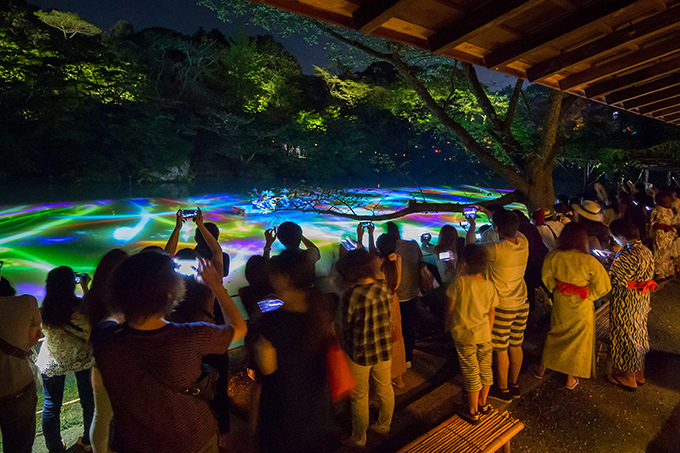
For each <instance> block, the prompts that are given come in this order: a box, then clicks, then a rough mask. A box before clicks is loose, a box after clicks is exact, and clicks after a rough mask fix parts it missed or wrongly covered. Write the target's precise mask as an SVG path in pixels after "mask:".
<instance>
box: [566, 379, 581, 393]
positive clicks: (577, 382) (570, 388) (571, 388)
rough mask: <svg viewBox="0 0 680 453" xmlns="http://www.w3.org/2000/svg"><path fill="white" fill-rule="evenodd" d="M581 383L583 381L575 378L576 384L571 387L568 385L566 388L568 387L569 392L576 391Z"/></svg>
mask: <svg viewBox="0 0 680 453" xmlns="http://www.w3.org/2000/svg"><path fill="white" fill-rule="evenodd" d="M580 383H581V381H579V380H578V378H574V383H573V384H572V385H571V386H569V385H567V386H565V387H567V390H574V389H575V388H576V386H577V385H579V384H580Z"/></svg>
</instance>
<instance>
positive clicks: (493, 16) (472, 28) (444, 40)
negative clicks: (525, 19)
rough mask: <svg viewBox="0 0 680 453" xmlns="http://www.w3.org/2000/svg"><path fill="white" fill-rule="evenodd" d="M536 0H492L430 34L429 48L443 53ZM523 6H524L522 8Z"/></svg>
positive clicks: (499, 22)
mask: <svg viewBox="0 0 680 453" xmlns="http://www.w3.org/2000/svg"><path fill="white" fill-rule="evenodd" d="M535 3H538V2H537V1H536V0H494V1H491V2H488V3H487V4H485V5H484V6H482V7H481V8H478V9H476V10H474V11H472V12H471V13H469V14H468V15H466V16H465V17H464V18H463V19H460V20H457V21H455V22H453V23H451V24H448V25H447V26H445V27H444V28H442V29H441V30H438V31H437V32H436V33H435V34H433V35H432V36H430V38H429V39H428V41H429V42H430V48H431V50H432V51H433V52H435V53H439V54H441V53H445V52H447V51H448V50H449V49H453V48H454V47H456V46H457V45H459V44H462V43H464V42H465V41H466V40H467V38H468V37H469V36H470V34H472V33H479V32H481V31H482V30H484V29H485V28H490V27H493V26H497V25H500V24H501V23H502V22H503V21H505V20H508V18H510V17H513V16H515V15H517V14H521V13H522V12H523V11H524V10H526V8H527V7H529V6H531V5H532V4H535ZM522 7H524V8H522Z"/></svg>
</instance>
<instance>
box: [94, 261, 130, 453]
mask: <svg viewBox="0 0 680 453" xmlns="http://www.w3.org/2000/svg"><path fill="white" fill-rule="evenodd" d="M127 257H128V254H127V253H126V252H125V251H123V250H121V249H113V250H111V251H110V252H108V253H107V254H106V255H104V256H103V257H102V259H101V260H100V261H99V264H98V265H97V269H95V271H94V278H93V279H92V285H91V286H90V290H89V291H88V292H87V294H85V296H84V297H83V313H84V315H85V317H86V318H87V321H88V323H89V324H90V328H91V329H92V328H94V327H95V326H96V325H97V324H99V323H100V322H101V321H102V320H104V319H105V318H106V317H107V316H109V315H111V314H112V313H111V277H112V276H113V272H114V271H115V270H116V267H118V265H119V264H120V263H122V262H123V261H124V260H125V259H126V258H127ZM92 389H93V391H94V417H93V418H92V425H91V427H90V441H91V442H92V451H94V453H98V452H108V451H109V431H110V426H111V420H113V409H112V408H111V401H110V400H109V395H108V393H107V392H106V388H105V387H104V383H103V382H102V375H101V373H100V372H99V369H98V368H97V366H96V365H95V366H93V367H92Z"/></svg>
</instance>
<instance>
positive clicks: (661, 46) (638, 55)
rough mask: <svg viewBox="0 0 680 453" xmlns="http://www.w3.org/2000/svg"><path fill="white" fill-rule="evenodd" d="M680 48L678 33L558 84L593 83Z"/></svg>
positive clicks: (566, 86) (577, 84)
mask: <svg viewBox="0 0 680 453" xmlns="http://www.w3.org/2000/svg"><path fill="white" fill-rule="evenodd" d="M679 50H680V35H677V34H676V35H673V36H671V37H670V38H669V39H666V40H664V41H661V42H659V43H657V44H654V45H652V46H649V47H645V48H642V49H639V50H636V51H634V52H631V53H629V54H627V55H624V56H622V57H620V58H616V59H615V60H611V61H608V62H607V63H604V64H601V65H598V66H595V67H593V68H591V69H587V70H585V71H581V72H577V73H575V74H572V75H570V76H568V77H565V78H564V79H562V80H560V81H559V82H558V84H559V86H560V89H561V90H570V89H572V88H576V87H579V86H581V85H585V84H586V83H592V82H594V81H596V80H598V79H601V78H603V77H607V76H610V75H612V74H616V73H618V72H622V71H625V70H627V69H629V68H632V67H634V66H638V65H640V64H643V63H646V62H648V61H651V60H655V59H657V58H663V57H666V56H668V55H670V54H672V53H675V52H677V51H679ZM527 72H528V71H527Z"/></svg>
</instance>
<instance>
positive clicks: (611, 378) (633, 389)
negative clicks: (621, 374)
mask: <svg viewBox="0 0 680 453" xmlns="http://www.w3.org/2000/svg"><path fill="white" fill-rule="evenodd" d="M607 380H608V381H609V382H611V383H612V384H614V385H615V386H617V387H621V388H622V389H624V390H625V391H627V392H637V387H631V386H630V385H626V384H624V383H623V382H621V381H619V380H618V379H617V378H616V376H614V375H609V376H607Z"/></svg>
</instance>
